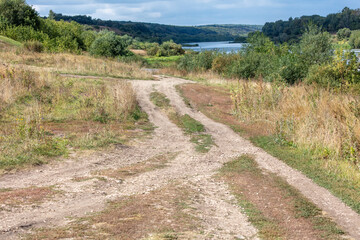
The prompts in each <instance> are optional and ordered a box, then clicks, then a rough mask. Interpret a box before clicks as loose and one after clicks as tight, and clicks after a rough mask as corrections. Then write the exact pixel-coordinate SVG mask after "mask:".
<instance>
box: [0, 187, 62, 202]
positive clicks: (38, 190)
mask: <svg viewBox="0 0 360 240" xmlns="http://www.w3.org/2000/svg"><path fill="white" fill-rule="evenodd" d="M54 194H55V191H54V190H53V189H52V188H49V187H30V188H22V189H15V190H11V189H5V190H4V191H1V189H0V205H8V206H18V205H24V204H35V203H41V202H43V201H44V200H45V199H47V198H50V197H51V196H53V195H54Z"/></svg>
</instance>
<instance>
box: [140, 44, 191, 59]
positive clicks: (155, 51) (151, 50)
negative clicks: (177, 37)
mask: <svg viewBox="0 0 360 240" xmlns="http://www.w3.org/2000/svg"><path fill="white" fill-rule="evenodd" d="M135 47H136V48H137V49H143V50H146V51H147V54H148V55H149V56H157V57H170V56H178V55H182V54H184V53H185V51H184V50H183V49H182V46H181V45H180V44H176V43H175V42H174V41H173V40H170V41H167V42H164V43H162V44H161V45H160V44H158V43H144V44H140V43H139V42H138V43H137V44H136V45H135Z"/></svg>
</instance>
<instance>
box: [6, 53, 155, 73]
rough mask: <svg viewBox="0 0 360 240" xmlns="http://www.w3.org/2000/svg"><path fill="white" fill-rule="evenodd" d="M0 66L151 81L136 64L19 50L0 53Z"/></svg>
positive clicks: (83, 56)
mask: <svg viewBox="0 0 360 240" xmlns="http://www.w3.org/2000/svg"><path fill="white" fill-rule="evenodd" d="M0 64H17V65H27V66H33V67H41V68H42V70H47V71H51V72H60V73H70V74H80V75H92V76H108V77H118V78H131V79H152V75H151V73H149V72H146V71H143V70H142V69H141V66H140V65H139V64H138V63H123V62H120V61H117V60H115V59H107V58H94V57H91V56H88V55H73V54H66V53H58V54H48V53H32V52H27V51H23V50H20V49H6V50H5V51H0ZM24 67H25V66H24Z"/></svg>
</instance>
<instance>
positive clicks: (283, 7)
mask: <svg viewBox="0 0 360 240" xmlns="http://www.w3.org/2000/svg"><path fill="white" fill-rule="evenodd" d="M27 3H28V4H30V5H33V6H34V7H35V8H36V9H37V11H38V12H39V13H40V15H42V16H45V15H48V13H49V10H50V9H52V10H53V11H54V12H56V13H62V14H65V15H79V14H81V15H89V16H92V17H94V18H100V19H110V20H124V21H140V22H153V23H164V24H173V25H190V26H191V25H201V24H212V23H218V24H219V23H243V24H264V23H265V22H268V21H275V20H278V19H284V20H286V19H288V18H289V17H297V16H302V15H313V14H319V15H327V14H329V13H336V12H339V11H341V10H342V9H343V8H344V7H345V6H348V7H350V8H360V2H359V0H56V1H50V0H27Z"/></svg>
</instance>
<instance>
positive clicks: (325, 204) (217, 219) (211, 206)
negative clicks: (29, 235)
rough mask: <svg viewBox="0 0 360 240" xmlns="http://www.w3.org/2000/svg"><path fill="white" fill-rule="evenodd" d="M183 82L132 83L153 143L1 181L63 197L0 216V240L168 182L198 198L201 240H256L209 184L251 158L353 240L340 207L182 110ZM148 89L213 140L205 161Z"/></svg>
mask: <svg viewBox="0 0 360 240" xmlns="http://www.w3.org/2000/svg"><path fill="white" fill-rule="evenodd" d="M186 82H188V81H186V80H182V79H176V78H161V81H133V82H132V83H133V86H134V88H135V91H136V93H137V98H138V100H139V103H140V105H141V107H142V109H143V110H144V111H146V112H147V113H148V115H149V119H150V121H151V122H153V124H154V125H155V126H156V127H157V128H156V129H155V132H154V134H153V136H152V138H149V139H145V140H139V141H138V142H134V143H133V144H132V146H130V147H129V148H119V149H116V150H113V151H111V152H106V153H95V154H92V155H91V156H86V157H81V158H80V159H77V158H76V157H74V158H71V159H68V160H67V161H65V162H60V163H56V164H50V165H47V166H43V167H39V168H37V169H36V170H31V171H28V172H19V173H16V174H13V175H6V176H4V177H2V178H0V188H14V189H16V188H27V187H31V186H37V187H40V186H41V187H42V186H45V187H46V186H55V188H56V189H59V190H61V191H62V194H59V195H56V196H55V197H54V198H52V199H49V200H47V201H45V202H44V203H42V204H40V205H39V206H37V207H35V208H34V207H32V206H22V207H20V208H9V209H4V208H0V219H1V222H0V239H9V238H14V239H16V238H17V237H18V234H19V233H22V232H26V231H28V230H29V229H30V228H31V227H40V226H52V225H65V224H67V223H68V222H69V221H70V220H69V219H68V217H69V216H73V217H74V216H84V215H85V214H86V213H89V212H93V211H100V210H101V209H103V208H104V206H105V203H106V202H107V201H108V200H115V199H117V198H119V197H122V196H129V195H134V194H146V193H148V192H150V191H152V190H155V189H158V188H160V187H162V186H165V185H166V184H168V183H170V182H171V181H173V180H180V181H181V182H182V183H183V184H185V185H187V186H189V187H191V188H192V189H194V190H196V191H197V192H198V193H199V196H200V197H199V198H198V199H197V200H196V203H194V206H193V207H194V208H196V209H197V210H198V211H197V212H198V217H199V218H200V219H201V221H202V225H203V228H204V229H205V230H204V238H203V239H209V238H208V237H206V236H212V237H211V239H234V238H235V237H237V236H243V237H244V238H245V239H257V230H256V229H255V228H254V227H253V226H252V225H251V224H249V223H248V221H247V217H246V216H244V215H243V214H242V213H241V209H239V207H238V206H237V205H236V203H235V199H234V197H233V196H232V195H231V194H230V192H229V190H228V188H227V186H226V185H225V184H223V183H221V182H216V181H215V180H214V179H213V175H214V174H215V173H216V171H217V170H218V169H219V168H220V167H221V166H222V165H223V164H224V163H225V162H228V161H230V160H232V159H234V158H235V157H237V156H240V155H242V154H252V155H254V156H255V159H256V161H257V163H258V164H259V166H260V167H261V168H263V169H266V170H268V171H270V172H274V173H276V174H278V175H279V176H281V177H283V178H284V179H286V180H287V181H288V182H289V183H290V184H291V185H292V186H294V187H295V188H297V189H299V190H300V191H301V192H302V193H303V194H304V195H305V196H306V197H308V198H309V199H310V200H311V201H313V202H314V203H315V204H316V205H317V206H318V207H320V208H321V209H323V210H324V211H326V212H327V213H328V214H329V216H331V217H332V218H333V219H334V220H335V221H336V222H337V223H338V224H339V225H340V226H341V227H342V228H343V229H344V230H345V231H346V232H347V233H348V234H349V235H350V236H352V237H353V238H355V239H360V227H359V226H360V216H359V215H358V214H356V213H355V212H354V211H352V210H351V209H350V208H348V207H347V206H345V204H343V203H342V202H341V201H340V200H339V199H337V198H336V197H334V196H333V195H331V194H330V193H329V192H328V191H327V190H325V189H323V188H321V187H319V186H317V185H316V184H314V183H313V182H312V181H311V180H309V179H308V178H306V177H305V176H304V175H303V174H301V173H299V172H298V171H295V170H293V169H291V168H290V167H288V166H287V165H285V164H284V163H283V162H281V161H279V160H277V159H276V158H274V157H272V156H270V155H269V154H267V153H266V152H264V151H263V150H262V149H259V148H257V147H254V146H253V145H252V144H251V143H250V142H248V141H247V140H244V139H243V138H241V137H240V136H239V135H237V134H236V133H234V132H233V131H232V130H231V129H230V128H228V127H227V126H225V125H223V124H220V123H217V122H214V121H213V120H211V119H209V118H207V117H206V116H204V115H203V114H202V113H199V112H197V111H195V110H192V109H190V108H188V107H187V106H186V105H185V104H184V102H183V100H182V99H181V97H180V96H179V95H178V93H177V92H176V90H175V85H177V84H181V83H186ZM153 89H156V90H158V91H160V92H163V93H165V94H166V95H167V97H168V98H169V99H170V100H171V104H172V105H173V106H174V107H175V108H176V110H177V111H178V112H179V113H181V114H189V115H190V116H191V117H193V118H195V119H196V120H198V121H200V122H201V123H202V124H204V125H205V127H206V129H207V131H208V132H209V133H210V134H211V135H212V137H213V138H214V140H215V143H216V147H213V148H212V149H211V150H210V152H209V153H207V154H199V153H197V152H195V150H194V146H193V145H192V144H191V142H190V141H189V138H188V137H187V136H184V134H183V133H182V131H181V130H180V129H179V128H178V127H177V126H176V125H174V124H173V123H171V122H170V121H169V120H168V118H167V117H166V116H165V115H164V114H163V113H162V112H161V111H160V109H158V108H157V107H155V106H154V105H153V104H152V103H151V102H150V97H149V95H150V93H151V92H152V91H153ZM167 152H176V153H179V154H178V155H177V156H176V157H175V158H174V159H172V160H171V161H170V162H168V163H167V164H166V167H164V168H160V169H155V170H153V171H148V172H144V173H142V174H139V175H136V176H134V177H130V178H127V179H125V180H124V181H123V182H120V181H117V180H116V179H112V178H107V181H100V180H99V179H97V178H93V177H94V174H93V173H94V172H96V171H99V170H105V169H109V168H113V169H117V168H121V167H124V166H130V165H133V164H137V163H141V162H145V161H147V160H148V159H150V158H152V157H154V156H156V155H159V154H164V153H167ZM79 177H80V178H84V177H85V178H86V177H89V179H88V180H87V181H74V178H79Z"/></svg>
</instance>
